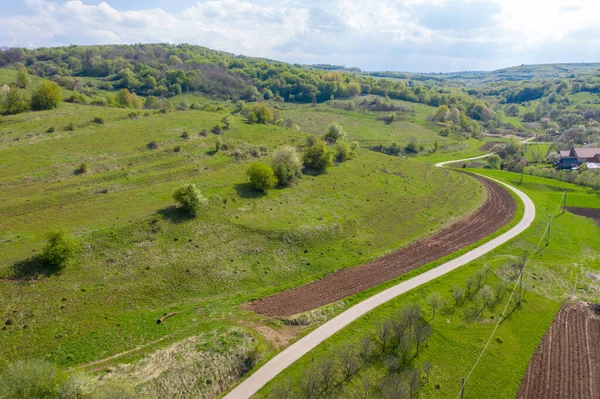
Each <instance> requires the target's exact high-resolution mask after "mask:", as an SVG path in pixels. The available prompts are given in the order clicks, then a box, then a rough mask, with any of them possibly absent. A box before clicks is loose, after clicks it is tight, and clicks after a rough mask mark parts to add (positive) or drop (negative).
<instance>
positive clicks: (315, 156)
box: [303, 140, 333, 174]
mask: <svg viewBox="0 0 600 399" xmlns="http://www.w3.org/2000/svg"><path fill="white" fill-rule="evenodd" d="M303 160H304V167H305V168H306V169H309V170H312V171H313V172H315V173H319V174H321V173H325V172H326V171H327V167H328V166H329V165H331V162H332V160H333V153H332V152H331V151H329V149H328V148H327V146H326V145H325V143H324V142H323V141H322V140H319V141H317V142H316V143H315V144H313V145H312V146H310V147H309V148H308V149H307V150H306V152H305V153H304V157H303Z"/></svg>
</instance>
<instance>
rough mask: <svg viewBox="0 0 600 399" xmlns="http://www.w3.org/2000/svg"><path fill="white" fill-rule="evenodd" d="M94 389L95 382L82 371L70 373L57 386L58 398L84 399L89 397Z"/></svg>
mask: <svg viewBox="0 0 600 399" xmlns="http://www.w3.org/2000/svg"><path fill="white" fill-rule="evenodd" d="M95 389H96V384H95V383H94V380H93V379H92V378H91V377H88V376H87V375H85V374H83V373H75V374H71V375H70V376H69V377H68V378H67V380H66V381H65V382H64V383H62V384H61V385H60V387H59V388H58V396H57V398H59V399H84V398H91V397H92V396H91V395H92V394H93V393H94V391H95Z"/></svg>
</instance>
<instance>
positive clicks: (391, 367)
mask: <svg viewBox="0 0 600 399" xmlns="http://www.w3.org/2000/svg"><path fill="white" fill-rule="evenodd" d="M383 363H384V364H385V368H386V369H387V371H388V373H389V374H391V373H394V372H396V371H398V369H399V368H400V359H398V356H396V355H394V354H390V355H387V356H386V357H385V359H383Z"/></svg>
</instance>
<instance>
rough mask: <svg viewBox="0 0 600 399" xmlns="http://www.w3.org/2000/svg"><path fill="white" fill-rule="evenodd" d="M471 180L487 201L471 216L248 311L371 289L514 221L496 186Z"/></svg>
mask: <svg viewBox="0 0 600 399" xmlns="http://www.w3.org/2000/svg"><path fill="white" fill-rule="evenodd" d="M474 177H475V178H476V179H477V180H479V181H480V182H481V184H482V185H483V186H484V187H486V189H487V192H488V198H487V200H486V202H485V204H484V205H483V206H481V207H480V208H479V209H477V210H476V211H475V212H474V213H473V214H471V215H469V216H467V217H465V218H463V219H461V220H460V221H458V222H456V223H454V224H453V225H451V226H448V227H446V228H445V229H443V230H442V231H440V232H439V233H437V234H435V235H433V236H431V237H427V238H424V239H422V240H419V241H416V242H414V243H413V244H410V245H408V246H407V247H405V248H402V249H400V250H398V251H396V252H394V253H391V254H389V255H386V256H383V257H381V258H378V259H375V260H373V261H371V262H369V263H366V264H363V265H360V266H356V267H352V268H349V269H344V270H340V271H337V272H334V273H331V274H329V275H328V276H326V277H324V278H322V279H321V280H317V281H314V282H312V283H309V284H306V285H303V286H301V287H298V288H295V289H292V290H289V291H285V292H282V293H279V294H276V295H273V296H270V297H267V298H263V299H259V300H257V301H254V302H252V303H250V304H248V308H249V309H250V310H253V311H255V312H257V313H260V314H264V315H268V316H280V317H286V316H291V315H293V314H297V313H301V312H304V311H307V310H311V309H314V308H317V307H319V306H323V305H326V304H329V303H332V302H335V301H338V300H340V299H342V298H345V297H347V296H350V295H353V294H357V293H359V292H362V291H364V290H366V289H369V288H372V287H374V286H376V285H379V284H381V283H383V282H385V281H388V280H391V279H393V278H395V277H398V276H400V275H402V274H404V273H407V272H409V271H411V270H414V269H416V268H418V267H419V266H422V265H424V264H427V263H429V262H432V261H434V260H436V259H439V258H441V257H444V256H446V255H450V254H451V253H453V252H456V251H457V250H459V249H462V248H464V247H467V246H469V245H471V244H474V243H476V242H477V241H479V240H481V239H483V238H485V237H487V236H489V235H490V234H492V233H493V232H495V231H496V230H498V229H499V228H500V227H502V226H504V225H506V224H507V223H508V222H510V221H511V220H512V219H513V217H514V215H515V213H516V209H517V204H516V201H515V200H514V198H513V197H512V196H511V195H510V194H509V193H508V191H506V190H505V189H503V188H501V187H500V186H499V185H498V184H496V183H494V182H492V181H490V180H488V179H485V178H481V177H478V176H474Z"/></svg>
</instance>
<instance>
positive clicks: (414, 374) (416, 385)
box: [404, 369, 423, 399]
mask: <svg viewBox="0 0 600 399" xmlns="http://www.w3.org/2000/svg"><path fill="white" fill-rule="evenodd" d="M404 376H405V378H404V379H405V380H406V382H407V385H408V397H409V398H410V399H414V398H416V397H417V395H418V393H419V390H420V389H421V388H422V387H423V382H421V373H420V372H419V370H417V369H410V370H407V371H405V372H404Z"/></svg>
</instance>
